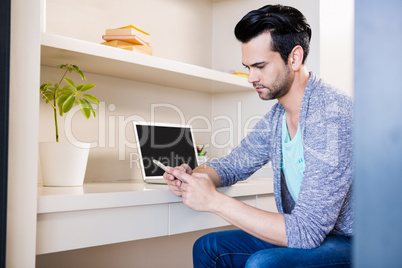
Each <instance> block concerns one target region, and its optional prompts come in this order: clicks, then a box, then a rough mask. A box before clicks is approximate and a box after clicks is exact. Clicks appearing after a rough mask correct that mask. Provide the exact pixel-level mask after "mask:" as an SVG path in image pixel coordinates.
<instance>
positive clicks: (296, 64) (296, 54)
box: [288, 46, 304, 71]
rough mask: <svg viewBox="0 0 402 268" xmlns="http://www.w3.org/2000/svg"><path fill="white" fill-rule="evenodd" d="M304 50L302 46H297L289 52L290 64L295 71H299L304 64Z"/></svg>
mask: <svg viewBox="0 0 402 268" xmlns="http://www.w3.org/2000/svg"><path fill="white" fill-rule="evenodd" d="M303 57H304V51H303V48H302V47H301V46H295V47H294V48H293V49H292V52H290V54H289V58H288V64H289V66H290V67H291V68H292V70H293V71H298V70H299V69H300V67H301V66H302V64H303V63H302V62H303Z"/></svg>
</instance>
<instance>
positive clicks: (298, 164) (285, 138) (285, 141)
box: [282, 111, 305, 201]
mask: <svg viewBox="0 0 402 268" xmlns="http://www.w3.org/2000/svg"><path fill="white" fill-rule="evenodd" d="M304 169H305V163H304V155H303V141H302V135H301V131H300V126H298V127H297V132H296V135H295V136H294V137H293V139H290V135H289V130H288V126H287V124H286V111H285V112H284V113H283V119H282V171H283V174H284V175H285V179H286V184H287V186H288V190H289V193H290V195H291V196H292V197H293V199H294V200H295V201H297V199H298V197H299V192H300V186H301V182H302V180H303V172H304Z"/></svg>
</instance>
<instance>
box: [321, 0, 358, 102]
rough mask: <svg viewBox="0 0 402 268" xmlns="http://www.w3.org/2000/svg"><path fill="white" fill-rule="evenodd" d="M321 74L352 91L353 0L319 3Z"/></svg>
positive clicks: (338, 85) (342, 87)
mask: <svg viewBox="0 0 402 268" xmlns="http://www.w3.org/2000/svg"><path fill="white" fill-rule="evenodd" d="M320 26H321V31H320V43H321V46H320V49H321V51H320V75H321V77H322V78H324V79H325V80H326V81H327V82H328V83H330V84H332V85H334V86H336V87H338V88H340V89H341V90H343V91H344V92H346V93H348V94H349V95H353V92H354V89H353V87H354V0H336V1H334V0H332V1H328V0H322V1H320Z"/></svg>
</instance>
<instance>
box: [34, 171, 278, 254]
mask: <svg viewBox="0 0 402 268" xmlns="http://www.w3.org/2000/svg"><path fill="white" fill-rule="evenodd" d="M219 190H220V191H221V192H223V193H225V194H227V195H229V196H232V197H235V198H236V199H238V200H241V201H243V202H245V203H247V204H249V205H251V206H255V207H258V208H261V209H264V210H269V211H276V207H275V201H274V197H273V185H272V179H250V180H248V182H245V183H238V184H236V185H233V186H230V187H222V188H219ZM226 225H229V223H227V222H226V221H224V220H222V219H221V218H219V217H218V216H216V215H214V214H211V213H204V212H196V211H192V210H190V209H189V208H187V207H186V206H185V205H184V204H183V203H182V202H181V198H179V197H176V196H174V195H173V194H172V193H171V192H170V191H169V190H168V188H167V186H166V185H156V184H146V183H142V182H110V183H87V184H85V185H84V186H82V187H39V188H38V222H37V249H36V253H37V254H45V253H51V252H58V251H64V250H71V249H79V248H85V247H92V246H99V245H106V244H112V243H119V242H126V241H132V240H138V239H145V238H151V237H158V236H166V235H172V234H179V233H185V232H191V231H197V230H203V229H208V228H215V227H221V226H226Z"/></svg>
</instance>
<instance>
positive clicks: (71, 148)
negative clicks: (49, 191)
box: [39, 142, 90, 186]
mask: <svg viewBox="0 0 402 268" xmlns="http://www.w3.org/2000/svg"><path fill="white" fill-rule="evenodd" d="M89 149H90V144H89V143H68V142H40V143H39V157H40V162H41V169H42V177H43V185H44V186H82V185H83V184H84V177H85V170H86V168H87V162H88V155H89Z"/></svg>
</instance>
